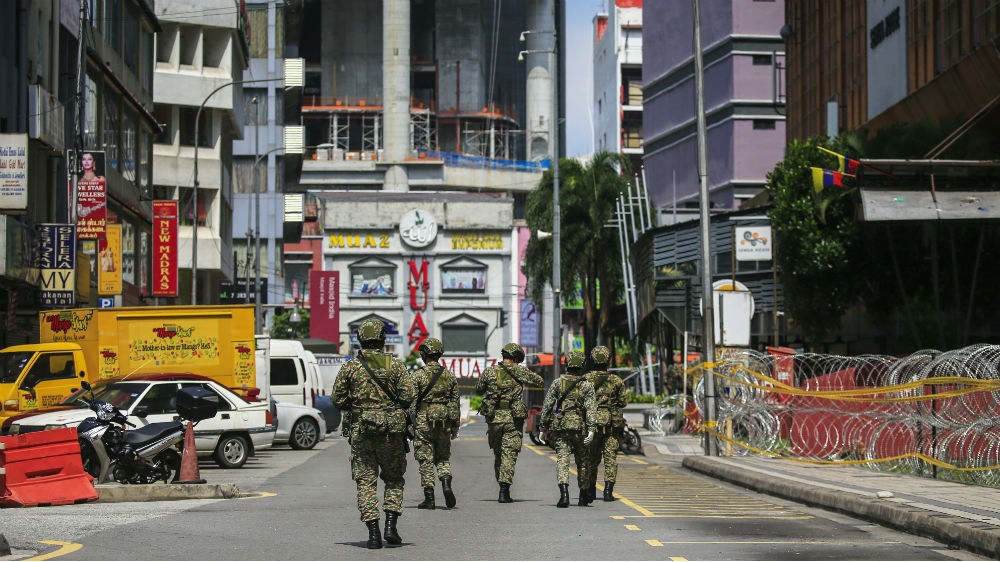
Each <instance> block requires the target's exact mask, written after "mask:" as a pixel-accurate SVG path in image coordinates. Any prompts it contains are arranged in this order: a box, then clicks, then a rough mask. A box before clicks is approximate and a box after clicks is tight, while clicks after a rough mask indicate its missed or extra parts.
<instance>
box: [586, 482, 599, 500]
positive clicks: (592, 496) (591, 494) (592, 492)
mask: <svg viewBox="0 0 1000 562" xmlns="http://www.w3.org/2000/svg"><path fill="white" fill-rule="evenodd" d="M596 499H597V484H591V485H590V489H589V490H588V491H587V505H590V504H592V503H594V500H596Z"/></svg>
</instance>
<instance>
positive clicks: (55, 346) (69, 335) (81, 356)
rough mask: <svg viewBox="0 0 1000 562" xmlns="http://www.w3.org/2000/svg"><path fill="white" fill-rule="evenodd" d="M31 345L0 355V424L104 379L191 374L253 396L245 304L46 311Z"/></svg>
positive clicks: (249, 311)
mask: <svg viewBox="0 0 1000 562" xmlns="http://www.w3.org/2000/svg"><path fill="white" fill-rule="evenodd" d="M38 316H39V318H38V320H39V341H40V342H41V343H37V344H27V345H15V346H11V347H7V348H4V349H2V350H0V406H2V409H0V423H2V422H3V420H5V419H6V418H8V417H10V416H12V415H15V414H19V413H22V412H25V411H28V410H34V409H37V408H44V407H48V406H51V405H54V404H56V403H58V402H59V401H60V400H61V399H62V398H63V397H65V396H66V395H67V394H70V393H71V392H74V391H75V390H77V389H79V388H80V381H81V380H87V381H89V382H90V383H91V384H93V383H96V382H98V381H101V380H104V379H113V378H120V377H126V376H130V375H134V374H145V373H194V374H198V375H204V376H207V377H211V378H213V379H215V380H216V381H218V382H219V383H221V384H223V385H225V386H227V387H229V388H231V389H233V390H234V391H236V392H237V393H239V394H243V395H246V394H253V393H256V392H259V390H255V389H257V367H256V359H255V355H256V354H255V347H256V341H255V339H254V325H255V323H254V306H253V305H225V306H215V305H199V306H158V307H145V306H142V307H123V308H82V309H65V310H46V311H42V312H40V313H39V315H38Z"/></svg>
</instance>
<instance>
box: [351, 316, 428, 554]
mask: <svg viewBox="0 0 1000 562" xmlns="http://www.w3.org/2000/svg"><path fill="white" fill-rule="evenodd" d="M385 335H386V328H385V324H383V323H382V321H381V320H365V321H364V322H362V324H361V326H360V327H359V328H358V340H359V341H360V342H361V350H360V351H358V354H357V356H356V357H354V358H353V359H351V360H350V361H348V362H347V363H345V364H344V366H343V367H342V368H341V369H340V373H339V374H338V375H337V379H336V381H334V384H333V395H332V398H333V403H334V404H336V406H337V408H340V411H341V412H344V425H345V426H347V427H345V429H344V433H345V434H346V435H347V436H348V437H347V438H348V441H349V442H350V444H351V474H352V476H353V478H354V481H355V482H357V484H358V510H359V511H360V512H361V520H362V521H364V522H365V525H367V527H368V548H382V535H380V534H379V514H378V487H377V486H378V478H379V476H381V477H382V480H383V481H384V482H385V493H384V497H383V499H382V509H383V510H385V540H386V542H388V543H389V544H401V543H402V542H403V539H402V538H401V537H400V536H399V533H398V532H397V530H396V522H397V520H398V519H399V516H400V515H401V514H402V511H403V474H404V473H405V472H406V453H407V448H406V447H407V444H406V431H407V425H408V421H407V416H406V411H407V410H408V409H409V408H410V404H411V403H412V402H413V399H414V398H415V395H414V391H413V381H412V379H411V378H410V373H409V371H407V369H406V366H405V365H404V364H403V362H402V361H400V360H399V359H397V358H395V357H394V356H392V355H390V354H388V353H383V352H382V349H383V348H384V347H385Z"/></svg>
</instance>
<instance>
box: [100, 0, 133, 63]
mask: <svg viewBox="0 0 1000 562" xmlns="http://www.w3.org/2000/svg"><path fill="white" fill-rule="evenodd" d="M121 14H122V10H121V0H104V41H105V42H106V43H107V44H108V45H111V48H112V49H114V50H115V52H117V53H121V52H122V44H121V41H122V35H121V24H122V15H121ZM129 48H134V45H131V44H130V45H129Z"/></svg>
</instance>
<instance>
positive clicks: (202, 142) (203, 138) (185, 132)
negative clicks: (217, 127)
mask: <svg viewBox="0 0 1000 562" xmlns="http://www.w3.org/2000/svg"><path fill="white" fill-rule="evenodd" d="M211 114H212V110H210V109H208V110H205V109H203V110H202V112H201V120H200V122H199V124H198V127H197V129H198V146H200V147H203V148H212V147H213V146H215V144H214V143H213V142H212V139H213V135H212V119H211ZM197 116H198V108H197V107H182V108H180V136H181V146H194V135H195V123H194V120H195V118H197Z"/></svg>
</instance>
